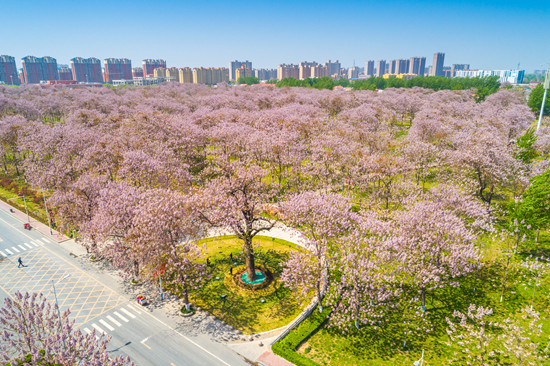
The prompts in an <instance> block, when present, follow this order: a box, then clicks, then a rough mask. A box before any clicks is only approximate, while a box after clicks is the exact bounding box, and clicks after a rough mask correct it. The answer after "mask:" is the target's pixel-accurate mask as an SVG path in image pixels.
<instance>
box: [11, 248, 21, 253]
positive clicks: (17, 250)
mask: <svg viewBox="0 0 550 366" xmlns="http://www.w3.org/2000/svg"><path fill="white" fill-rule="evenodd" d="M11 249H13V250H15V251H16V252H17V253H19V249H17V248H16V247H11Z"/></svg>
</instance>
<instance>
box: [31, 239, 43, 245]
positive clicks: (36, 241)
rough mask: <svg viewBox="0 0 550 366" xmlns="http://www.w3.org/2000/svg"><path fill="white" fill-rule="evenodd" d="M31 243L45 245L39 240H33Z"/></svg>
mask: <svg viewBox="0 0 550 366" xmlns="http://www.w3.org/2000/svg"><path fill="white" fill-rule="evenodd" d="M31 243H33V244H34V243H38V245H44V244H43V243H42V242H40V241H38V240H35V241H32V240H31Z"/></svg>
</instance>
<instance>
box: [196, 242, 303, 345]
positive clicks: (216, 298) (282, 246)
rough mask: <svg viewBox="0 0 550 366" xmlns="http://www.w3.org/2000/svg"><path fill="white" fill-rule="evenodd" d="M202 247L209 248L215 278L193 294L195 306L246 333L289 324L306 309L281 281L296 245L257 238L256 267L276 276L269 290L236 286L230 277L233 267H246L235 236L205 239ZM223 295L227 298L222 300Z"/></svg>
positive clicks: (239, 243)
mask: <svg viewBox="0 0 550 366" xmlns="http://www.w3.org/2000/svg"><path fill="white" fill-rule="evenodd" d="M198 244H199V245H205V246H206V253H205V258H206V257H207V258H209V260H210V266H209V272H210V275H211V278H210V280H209V283H208V284H206V285H205V286H204V287H203V288H201V289H200V292H199V293H193V294H191V296H190V299H191V302H192V303H193V304H194V305H195V306H198V307H200V308H201V309H203V310H206V311H208V312H209V313H211V314H212V315H215V316H216V317H217V318H218V319H221V320H223V321H225V322H226V323H227V324H229V325H231V326H233V327H235V328H237V329H240V330H241V331H242V332H243V333H245V334H254V333H259V332H265V331H268V330H272V329H276V328H280V327H282V326H284V325H287V324H288V323H290V322H291V321H292V320H293V319H294V318H295V317H297V316H298V315H299V314H300V312H301V311H302V309H303V308H304V306H305V304H299V303H298V301H297V300H296V297H295V296H294V294H293V292H292V291H290V290H289V289H287V288H285V287H283V284H282V282H281V281H280V278H279V277H280V275H281V272H282V268H281V266H280V263H282V262H284V261H285V260H286V259H287V258H288V256H289V254H290V252H291V251H294V250H297V248H298V247H297V245H296V244H293V243H290V242H287V241H285V240H281V239H276V238H271V237H265V236H257V237H255V238H254V240H253V245H254V246H255V248H254V252H255V255H256V266H261V267H266V268H269V270H270V271H271V272H272V274H273V282H272V283H271V284H270V285H269V286H268V287H267V288H263V289H259V290H256V291H251V290H246V289H243V288H241V287H239V286H237V285H235V283H234V281H233V279H232V278H231V275H230V274H229V270H230V268H231V267H232V266H233V267H234V269H236V268H237V267H240V266H243V265H244V256H243V253H242V241H241V240H239V239H237V238H236V237H235V236H223V237H220V238H208V239H203V240H200V241H199V242H198ZM231 253H232V254H233V261H231V260H230V254H231ZM235 263H236V264H235ZM241 268H242V267H241ZM234 273H235V272H234ZM222 295H226V296H225V297H224V298H222ZM262 300H264V302H262Z"/></svg>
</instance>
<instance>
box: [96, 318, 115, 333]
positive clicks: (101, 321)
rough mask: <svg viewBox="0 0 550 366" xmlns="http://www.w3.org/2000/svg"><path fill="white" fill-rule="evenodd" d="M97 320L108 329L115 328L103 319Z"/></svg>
mask: <svg viewBox="0 0 550 366" xmlns="http://www.w3.org/2000/svg"><path fill="white" fill-rule="evenodd" d="M99 322H100V323H101V324H103V325H104V326H106V327H107V329H109V330H110V331H113V330H115V328H113V327H111V325H110V324H109V323H107V322H106V321H105V320H103V319H100V320H99Z"/></svg>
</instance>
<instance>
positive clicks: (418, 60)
mask: <svg viewBox="0 0 550 366" xmlns="http://www.w3.org/2000/svg"><path fill="white" fill-rule="evenodd" d="M425 68H426V57H417V56H414V57H411V59H410V60H409V72H408V73H409V74H415V75H418V76H424V70H425Z"/></svg>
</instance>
